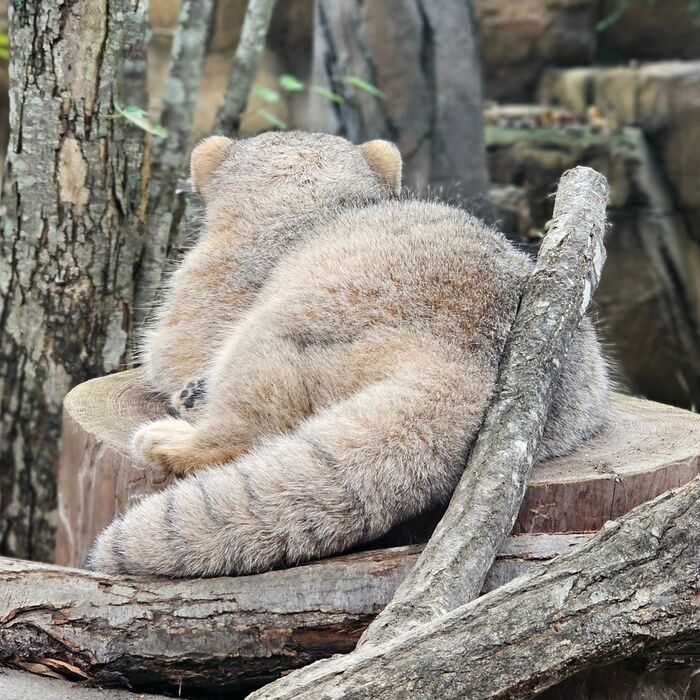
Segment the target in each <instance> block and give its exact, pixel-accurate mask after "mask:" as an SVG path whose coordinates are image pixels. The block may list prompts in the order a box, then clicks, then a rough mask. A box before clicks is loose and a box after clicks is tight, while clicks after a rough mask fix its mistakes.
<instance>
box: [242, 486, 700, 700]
mask: <svg viewBox="0 0 700 700" xmlns="http://www.w3.org/2000/svg"><path fill="white" fill-rule="evenodd" d="M698 519H700V479H695V480H693V481H692V482H690V483H689V484H687V485H686V486H683V487H681V488H680V489H678V490H677V491H675V492H674V491H671V492H668V493H666V494H664V495H663V496H660V497H659V498H658V499H656V500H655V501H652V502H651V503H648V504H644V505H642V506H639V507H638V508H637V509H636V510H634V511H632V512H631V513H629V514H628V515H627V516H625V517H623V518H621V519H620V520H619V521H617V522H614V521H611V522H609V523H608V524H607V525H606V526H605V527H604V528H603V529H602V530H601V531H600V532H599V533H598V534H597V535H596V536H595V537H594V538H593V539H592V540H590V541H589V542H588V543H586V544H584V545H581V546H580V547H578V548H577V549H576V550H574V551H573V552H571V553H569V554H566V555H563V556H561V557H559V558H557V559H555V560H554V561H552V562H550V563H549V564H546V565H543V566H537V567H534V568H533V569H531V570H530V571H529V572H528V573H526V574H525V575H524V576H521V577H519V578H518V579H516V580H514V581H512V582H511V583H510V584H509V585H507V586H503V587H502V588H500V589H498V590H496V591H493V592H492V593H491V594H489V595H486V596H483V597H481V598H479V599H478V600H476V601H473V602H472V603H469V604H467V605H463V606H461V607H459V608H456V609H455V610H453V611H452V612H450V613H448V614H446V615H444V616H442V617H440V618H438V619H436V620H434V621H432V622H430V623H426V624H424V625H421V626H420V627H417V628H415V629H413V630H411V631H410V632H408V633H406V634H403V635H401V636H398V637H395V638H394V639H393V640H391V641H389V642H387V643H385V644H383V645H380V646H377V645H371V644H365V645H364V646H363V647H362V648H361V649H359V650H358V651H357V652H355V653H353V654H350V655H348V656H346V657H336V658H334V659H329V660H327V661H322V662H319V663H317V664H313V665H312V666H309V667H307V668H305V669H302V670H300V671H296V672H295V673H292V674H290V675H289V676H287V677H286V678H283V679H281V680H279V681H276V682H275V683H273V684H271V685H269V686H267V687H266V688H263V689H261V690H260V691H258V692H256V693H253V695H252V696H251V698H255V699H256V700H261V699H262V698H265V700H273V699H274V700H282V699H283V698H294V700H303V699H304V698H309V699H311V698H313V700H330V699H331V698H341V697H342V698H346V699H348V700H350V699H351V698H352V699H353V700H361V699H364V698H367V699H369V698H377V697H382V698H383V699H384V700H392V698H397V699H398V698H407V697H424V698H444V700H449V699H450V698H455V700H456V699H457V698H459V699H461V698H470V700H479V699H481V698H483V699H484V700H486V699H489V700H495V699H498V698H503V699H505V698H508V699H509V700H517V698H530V697H533V696H534V695H535V694H536V693H538V692H540V691H542V690H544V689H545V688H548V687H550V686H552V685H554V684H555V683H557V682H558V681H561V680H562V679H565V678H567V677H569V676H571V675H572V674H574V673H576V672H577V671H580V670H582V669H586V668H589V667H591V666H593V665H595V664H604V663H609V662H611V661H613V660H615V659H621V658H624V657H626V656H630V655H632V654H638V653H640V652H644V651H646V652H649V653H654V652H657V653H663V648H664V646H665V645H669V644H674V643H678V642H682V641H687V640H691V641H694V643H695V644H697V642H698V640H700V596H699V595H698V592H699V590H700V569H699V568H698V561H700V531H698V527H697V523H698ZM687 651H688V650H687V649H686V653H687ZM681 653H682V652H681ZM691 653H692V652H691ZM695 653H696V654H697V647H696V651H695ZM695 663H696V664H697V656H696V658H695Z"/></svg>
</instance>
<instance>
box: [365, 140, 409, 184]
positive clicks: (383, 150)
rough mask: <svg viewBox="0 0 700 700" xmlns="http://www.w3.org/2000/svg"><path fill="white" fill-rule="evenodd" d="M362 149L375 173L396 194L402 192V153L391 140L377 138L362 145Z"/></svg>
mask: <svg viewBox="0 0 700 700" xmlns="http://www.w3.org/2000/svg"><path fill="white" fill-rule="evenodd" d="M360 151H362V155H363V156H364V158H365V160H366V161H367V163H368V165H369V167H370V168H371V169H372V170H373V172H374V173H375V175H377V176H378V177H379V179H380V180H381V181H382V182H383V183H384V184H385V185H387V186H388V187H389V189H390V190H391V191H392V192H393V193H394V194H396V195H398V194H400V193H401V168H402V165H403V164H402V161H401V153H400V152H399V149H398V148H397V147H396V146H395V145H394V144H393V143H391V142H389V141H383V140H382V139H376V140H374V141H367V143H363V144H362V145H361V146H360Z"/></svg>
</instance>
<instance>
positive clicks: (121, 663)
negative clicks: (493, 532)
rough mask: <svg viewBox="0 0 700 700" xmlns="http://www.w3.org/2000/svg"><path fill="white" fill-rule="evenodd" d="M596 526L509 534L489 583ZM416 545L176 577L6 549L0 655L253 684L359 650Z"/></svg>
mask: <svg viewBox="0 0 700 700" xmlns="http://www.w3.org/2000/svg"><path fill="white" fill-rule="evenodd" d="M588 537H589V536H587V535H555V536H552V535H521V536H519V537H513V538H510V540H509V541H508V542H507V543H506V546H505V547H504V549H503V551H502V552H501V554H500V555H499V559H498V560H497V562H496V564H495V566H494V567H493V569H492V571H491V572H490V575H489V578H488V580H487V582H486V590H491V589H493V588H495V587H498V586H500V585H501V584H503V583H504V582H507V581H510V580H511V579H513V578H514V577H515V576H518V575H520V574H521V573H522V572H523V571H525V570H527V569H528V568H529V567H531V566H532V565H533V564H535V563H538V562H542V561H547V560H551V559H553V558H554V557H556V556H557V555H559V554H561V553H563V552H566V551H569V550H570V549H571V548H572V547H574V546H575V545H577V544H579V543H581V542H585V541H586V540H587V539H588ZM419 552H420V546H412V547H398V548H390V549H383V550H377V551H373V552H361V553H356V554H350V555H346V556H343V557H337V558H334V559H327V560H324V561H320V562H315V563H312V564H308V565H306V566H300V567H297V568H294V569H286V570H283V571H275V572H270V573H265V574H259V575H256V576H243V577H238V578H227V577H222V578H215V579H195V580H182V579H179V580H174V581H173V580H168V579H153V578H139V577H125V576H121V577H119V576H115V577H108V576H105V575H102V574H99V573H92V572H87V571H78V570H75V569H65V568H61V567H57V566H50V565H46V564H37V563H33V562H27V561H19V560H14V559H0V589H1V590H2V596H0V664H11V665H14V666H16V667H18V668H22V669H30V670H32V669H33V670H39V671H40V672H44V673H45V672H50V673H53V674H54V675H57V676H64V677H66V678H69V679H71V680H80V681H84V682H91V683H98V684H107V683H108V684H110V685H122V686H128V687H132V688H135V689H144V690H151V691H153V690H156V691H163V692H174V691H178V690H179V689H180V688H182V690H183V692H185V693H187V691H190V690H195V689H197V690H202V691H204V690H209V691H211V690H213V689H215V688H216V689H217V691H218V692H224V691H225V692H232V693H233V692H244V691H246V690H250V689H252V688H255V687H258V686H260V685H263V684H264V683H266V682H268V681H271V680H274V679H276V678H278V677H279V676H280V675H281V674H283V673H284V672H286V671H290V670H292V669H295V668H299V667H301V666H304V665H305V664H308V663H311V662H312V661H316V660H318V659H320V658H324V657H326V656H329V655H332V654H336V653H345V652H349V651H351V650H352V648H353V647H354V646H355V644H356V642H357V640H358V638H359V636H360V634H361V633H362V632H363V631H364V629H365V628H366V627H367V625H368V624H369V623H370V621H371V620H372V619H373V618H374V617H375V615H376V614H377V613H378V612H379V611H380V610H381V609H382V607H383V606H384V605H386V603H387V602H388V601H389V600H390V599H391V597H392V595H393V594H394V591H395V589H396V588H397V586H398V585H399V583H400V582H401V580H402V579H403V578H404V577H405V576H406V574H407V573H408V571H409V570H410V568H411V567H412V566H413V564H414V563H415V561H416V558H417V557H418V554H419ZM1 688H2V683H1V682H0V689H1ZM0 697H11V696H8V695H7V694H5V695H3V694H2V692H0Z"/></svg>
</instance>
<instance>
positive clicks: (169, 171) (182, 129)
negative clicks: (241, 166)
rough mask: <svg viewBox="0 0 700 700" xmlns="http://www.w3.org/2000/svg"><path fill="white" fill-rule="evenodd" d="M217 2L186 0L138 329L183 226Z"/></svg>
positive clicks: (160, 146) (158, 157)
mask: <svg viewBox="0 0 700 700" xmlns="http://www.w3.org/2000/svg"><path fill="white" fill-rule="evenodd" d="M213 11H214V0H183V1H182V5H181V7H180V16H179V19H178V25H177V30H176V32H175V37H174V39H173V44H172V50H171V55H170V70H169V72H168V78H167V80H166V83H165V87H164V89H163V109H162V110H161V114H160V123H161V125H162V126H163V127H164V128H165V129H166V130H167V134H166V135H165V137H164V138H161V139H157V140H155V142H154V144H153V149H152V152H151V177H150V190H149V215H148V236H147V238H146V245H145V249H144V251H143V256H142V258H141V261H140V263H139V270H138V276H137V283H136V319H135V320H136V327H137V328H138V327H139V326H141V325H142V324H143V323H144V322H145V321H146V320H147V319H148V316H149V313H150V312H151V309H152V304H153V301H154V299H155V298H156V294H157V293H158V290H159V288H160V284H161V280H162V277H163V272H164V271H165V265H166V260H167V257H168V252H169V249H170V246H171V243H172V241H173V239H174V237H175V232H176V231H177V227H178V225H179V223H180V216H181V215H182V212H181V209H182V206H181V204H180V202H179V201H178V193H177V185H178V181H179V180H180V178H182V177H183V176H184V177H186V172H187V166H188V163H189V152H190V139H191V136H192V125H193V123H194V115H195V110H196V107H197V97H198V91H199V83H200V80H201V78H202V71H203V69H204V61H205V58H206V48H207V38H208V36H209V32H210V30H211V24H212V16H213Z"/></svg>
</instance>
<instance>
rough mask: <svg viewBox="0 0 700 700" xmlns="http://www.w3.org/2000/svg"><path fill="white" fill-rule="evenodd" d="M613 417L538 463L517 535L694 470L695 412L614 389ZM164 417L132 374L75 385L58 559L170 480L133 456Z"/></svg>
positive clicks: (581, 523)
mask: <svg viewBox="0 0 700 700" xmlns="http://www.w3.org/2000/svg"><path fill="white" fill-rule="evenodd" d="M614 405H615V412H614V419H613V421H612V423H611V425H610V426H609V427H608V428H607V429H606V430H604V431H603V432H602V433H601V434H600V435H598V436H596V437H595V438H594V439H592V440H590V441H588V442H587V443H586V444H585V445H583V446H582V447H580V448H579V449H578V450H576V452H574V453H573V454H572V455H569V456H567V457H562V458H560V459H555V460H551V461H549V462H546V463H544V464H539V465H536V466H535V469H534V471H533V475H532V478H531V480H530V485H529V487H528V490H527V493H526V495H525V501H524V503H523V506H522V508H521V510H520V515H519V517H518V521H517V523H516V526H515V529H514V532H515V533H524V532H532V533H537V532H584V531H589V530H596V529H598V528H600V527H601V526H602V524H603V523H604V522H605V521H606V520H608V519H609V518H610V517H617V516H618V515H621V514H622V513H624V512H626V511H628V510H630V509H631V508H633V507H634V506H636V505H637V504H639V503H641V502H643V501H646V500H649V499H651V498H654V497H655V496H657V495H659V494H660V493H663V492H664V491H666V490H668V489H669V488H673V487H675V486H678V485H680V484H683V483H686V482H687V481H689V480H690V479H691V478H693V477H694V476H695V475H697V474H698V473H700V416H698V415H696V414H694V413H690V412H688V411H683V410H681V409H677V408H673V407H670V406H663V405H661V404H657V403H653V402H651V401H644V400H642V399H635V398H632V397H628V396H623V395H620V394H618V395H616V396H615V397H614ZM165 415H167V409H166V406H165V404H164V402H163V401H161V400H160V399H158V397H155V396H153V395H148V394H147V393H145V392H144V391H143V389H142V388H141V387H140V385H139V380H138V371H137V370H129V371H127V372H121V373H119V374H113V375H110V376H107V377H102V378H99V379H93V380H91V381H89V382H85V383H84V384H81V385H80V386H77V387H76V388H75V389H73V391H71V392H70V393H69V394H68V396H67V397H66V400H65V403H64V416H63V429H64V432H63V443H62V450H61V458H60V466H59V474H58V500H59V523H58V535H57V550H56V562H57V563H58V564H61V565H64V566H80V565H82V563H83V561H84V559H85V555H86V554H87V550H88V548H89V547H90V544H91V543H92V541H93V539H94V537H95V536H96V535H97V533H98V532H99V531H100V530H101V529H102V528H103V527H104V526H105V525H107V524H108V523H109V522H110V520H111V519H112V518H113V517H114V515H115V514H116V513H118V512H121V511H122V510H123V509H124V508H126V507H127V506H128V505H129V504H130V503H132V502H133V501H134V500H136V499H138V498H139V497H140V496H142V495H143V494H147V493H152V492H154V491H157V490H159V489H161V488H163V486H164V485H165V484H167V483H169V481H170V479H172V478H173V477H166V476H165V475H163V474H162V473H160V472H158V471H155V470H148V469H144V468H143V467H142V466H140V465H139V464H137V463H136V462H135V460H134V459H133V457H132V456H131V455H130V450H129V445H130V440H131V435H132V433H133V431H134V430H135V428H136V427H137V426H138V425H140V424H142V423H144V422H146V421H148V420H153V419H155V418H159V417H163V416H165Z"/></svg>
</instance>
